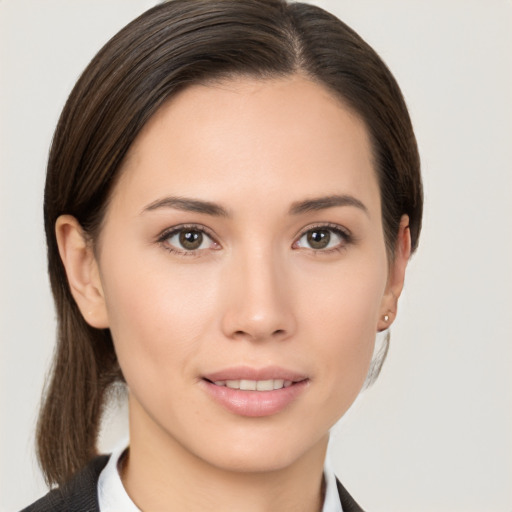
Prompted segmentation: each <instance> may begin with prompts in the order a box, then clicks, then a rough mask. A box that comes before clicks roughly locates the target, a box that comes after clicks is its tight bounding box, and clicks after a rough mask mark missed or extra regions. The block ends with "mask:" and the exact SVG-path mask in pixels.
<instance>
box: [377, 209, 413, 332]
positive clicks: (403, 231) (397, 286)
mask: <svg viewBox="0 0 512 512" xmlns="http://www.w3.org/2000/svg"><path fill="white" fill-rule="evenodd" d="M410 256H411V232H410V230H409V216H408V215H402V218H401V219H400V226H399V228H398V236H397V239H396V245H395V254H394V258H393V261H392V262H391V264H390V267H389V275H388V281H387V284H386V291H385V293H384V296H383V298H382V303H381V310H380V318H379V321H378V325H377V330H378V331H383V330H385V329H387V328H388V327H389V326H390V325H391V324H392V323H393V321H394V320H395V318H396V314H397V307H398V298H399V297H400V294H401V293H402V289H403V287H404V280H405V269H406V268H407V263H408V262H409V258H410Z"/></svg>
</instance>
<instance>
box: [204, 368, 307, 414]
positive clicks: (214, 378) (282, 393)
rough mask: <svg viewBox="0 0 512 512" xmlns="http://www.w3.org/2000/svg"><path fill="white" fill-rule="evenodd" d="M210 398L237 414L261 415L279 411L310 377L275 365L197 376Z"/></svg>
mask: <svg viewBox="0 0 512 512" xmlns="http://www.w3.org/2000/svg"><path fill="white" fill-rule="evenodd" d="M201 381H202V383H203V386H202V387H203V388H204V390H205V391H206V393H207V394H208V396H209V397H210V398H212V399H213V401H214V402H215V403H217V404H219V405H221V406H223V408H225V409H227V410H228V411H229V412H231V413H234V414H236V415H238V416H249V417H261V416H270V415H274V414H277V413H280V412H282V411H284V410H286V409H287V408H288V407H290V406H291V405H292V404H293V402H295V401H296V400H298V399H299V398H300V397H301V396H302V395H303V393H304V392H305V391H306V390H307V388H308V387H309V383H310V379H309V378H308V377H307V376H305V375H303V374H300V373H297V372H293V371H289V370H285V369H282V368H277V367H267V368H263V369H253V368H247V367H238V368H231V369H227V370H222V371H220V372H215V373H212V374H209V375H206V376H204V377H202V378H201Z"/></svg>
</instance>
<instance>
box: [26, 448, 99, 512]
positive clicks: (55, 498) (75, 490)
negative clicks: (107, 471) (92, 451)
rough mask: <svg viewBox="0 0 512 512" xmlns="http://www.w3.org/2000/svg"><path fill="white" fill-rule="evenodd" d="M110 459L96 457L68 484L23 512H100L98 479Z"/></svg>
mask: <svg viewBox="0 0 512 512" xmlns="http://www.w3.org/2000/svg"><path fill="white" fill-rule="evenodd" d="M108 458H109V456H108V455H101V456H99V457H96V458H95V459H93V460H92V461H91V462H90V463H89V464H88V465H87V466H86V467H85V468H84V469H82V470H81V471H80V472H79V473H77V474H76V475H75V476H74V477H73V478H72V479H71V480H70V481H69V482H68V483H67V484H65V485H64V486H62V487H59V488H57V489H54V490H52V491H50V492H49V493H48V494H47V495H46V496H43V497H42V498H41V499H39V500H38V501H36V502H35V503H33V504H32V505H29V506H28V507H27V508H24V509H23V510H22V511H21V512H61V511H62V512H99V505H98V492H97V486H98V478H99V476H100V473H101V471H102V470H103V468H104V467H105V465H106V464H107V462H108Z"/></svg>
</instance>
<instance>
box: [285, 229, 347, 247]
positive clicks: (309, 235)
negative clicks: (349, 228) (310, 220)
mask: <svg viewBox="0 0 512 512" xmlns="http://www.w3.org/2000/svg"><path fill="white" fill-rule="evenodd" d="M349 241H350V236H349V235H348V233H345V232H344V231H342V230H341V229H340V228H334V227H329V226H318V227H315V228H312V229H308V230H307V231H306V232H305V233H304V234H303V235H302V236H301V237H300V238H299V239H298V240H297V242H295V244H294V246H295V247H298V248H301V249H302V248H305V249H313V250H315V251H322V250H329V249H341V248H343V247H344V246H345V245H347V243H348V242H349Z"/></svg>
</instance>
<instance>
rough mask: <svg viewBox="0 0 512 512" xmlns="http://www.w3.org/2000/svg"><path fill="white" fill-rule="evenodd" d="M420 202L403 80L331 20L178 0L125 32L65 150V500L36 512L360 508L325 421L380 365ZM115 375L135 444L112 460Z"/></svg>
mask: <svg viewBox="0 0 512 512" xmlns="http://www.w3.org/2000/svg"><path fill="white" fill-rule="evenodd" d="M421 211H422V191H421V180H420V175H419V158H418V153H417V148H416V143H415V138H414V134H413V130H412V127H411V123H410V119H409V116H408V113H407V109H406V107H405V104H404V101H403V98H402V96H401V93H400V90H399V88H398V86H397V84H396V82H395V80H394V78H393V77H392V75H391V74H390V72H389V71H388V70H387V68H386V67H385V65H384V64H383V62H382V61H381V60H380V59H379V57H378V56H377V55H376V54H375V52H374V51H373V50H372V49H371V48H370V47H369V46H368V45H367V44H366V43H364V41H362V40H361V38H360V37H359V36H358V35H357V34H355V33H354V32H353V31H352V30H351V29H350V28H348V27H347V26H346V25H344V24H343V23H342V22H340V21H339V20H338V19H336V18H335V17H333V16H332V15H330V14H328V13H326V12H325V11H323V10H321V9H319V8H317V7H313V6H309V5H305V4H287V3H285V2H284V1H278V0H243V1H237V2H230V1H222V0H221V1H202V0H174V1H171V2H167V3H164V4H161V5H159V6H157V7H155V8H153V9H151V10H149V11H147V12H146V13H145V14H143V15H142V16H141V17H140V18H138V19H137V20H135V21H134V22H132V23H131V24H129V25H128V26H127V27H126V28H124V29H123V30H122V31H121V32H119V34H117V35H116V36H115V37H114V38H113V39H112V40H111V41H109V42H108V43H107V44H106V45H105V47H104V48H103V49H102V50H101V51H100V52H99V53H98V55H97V56H96V57H95V58H94V59H93V61H92V62H91V64H90V65H89V66H88V68H87V69H86V70H85V72H84V74H83V75H82V77H81V78H80V80H79V81H78V83H77V85H76V86H75V88H74V90H73V91H72V93H71V95H70V97H69V99H68V102H67V104H66V106H65V108H64V111H63V113H62V116H61V119H60V121H59V124H58V126H57V130H56V133H55V137H54V141H53V145H52V150H51V154H50V158H49V164H48V172H47V181H46V189H45V226H46V236H47V243H48V258H49V272H50V278H51V282H52V290H53V293H54V297H55V302H56V305H57V312H58V318H59V334H58V348H57V353H56V358H55V362H54V368H53V374H52V378H51V382H50V384H49V387H48V391H47V395H46V398H45V401H44V404H43V407H42V410H41V414H40V419H39V428H38V454H39V458H40V462H41V466H42V468H43V471H44V472H45V475H46V477H47V480H48V482H49V483H50V484H58V485H59V488H58V489H57V490H54V491H53V492H51V493H50V494H49V495H47V496H46V497H44V498H42V499H41V500H40V501H39V502H36V503H35V504H34V505H32V506H30V507H28V508H27V509H26V510H86V509H87V510H101V511H102V512H105V511H107V510H138V509H140V510H190V511H194V510H255V511H261V510H304V511H310V510H311V511H313V510H315V511H317V510H324V511H328V510H338V511H339V510H344V511H347V510H360V508H359V506H358V505H357V504H356V502H355V501H354V500H353V499H352V498H351V497H350V495H349V494H348V492H347V491H346V490H345V489H344V488H343V486H342V485H341V484H340V483H339V482H337V481H336V480H335V477H334V476H333V475H332V473H331V472H330V471H329V470H328V469H324V459H325V451H326V448H327V441H328V436H329V429H330V428H331V427H332V425H333V424H334V423H335V422H336V421H337V420H338V419H339V418H340V417H341V416H342V415H343V414H344V413H345V412H346V411H347V410H348V408H349V407H350V405H351V404H352V402H353V401H354V399H355V398H356V396H357V394H358V393H359V391H360V389H361V387H362V386H363V384H364V383H365V379H368V380H369V381H371V380H372V379H373V378H375V376H376V375H378V371H379V361H377V362H376V363H374V364H372V354H373V352H374V344H375V335H376V333H377V332H379V331H384V330H386V329H388V328H389V327H390V325H391V324H392V322H393V321H394V319H395V317H396V314H397V300H398V298H399V296H400V293H401V290H402V286H403V282H404V275H405V268H406V265H407V262H408V259H409V256H410V254H411V252H413V251H414V250H415V248H416V246H417V243H418V236H419V231H420V227H421ZM370 368H371V370H370ZM117 382H125V383H126V387H127V389H128V397H129V398H128V400H129V411H130V413H129V415H130V418H129V424H130V444H129V447H127V448H126V449H123V450H121V451H120V452H119V453H114V454H113V455H112V456H111V457H108V456H100V457H98V456H97V452H96V439H97V434H98V428H99V424H100V420H101V413H102V410H103V408H104V407H105V403H106V400H107V398H108V392H109V390H110V389H111V388H112V385H113V384H115V383H117Z"/></svg>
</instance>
